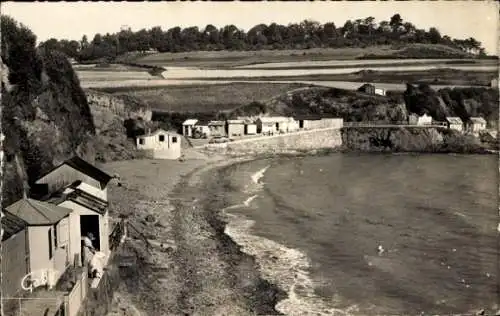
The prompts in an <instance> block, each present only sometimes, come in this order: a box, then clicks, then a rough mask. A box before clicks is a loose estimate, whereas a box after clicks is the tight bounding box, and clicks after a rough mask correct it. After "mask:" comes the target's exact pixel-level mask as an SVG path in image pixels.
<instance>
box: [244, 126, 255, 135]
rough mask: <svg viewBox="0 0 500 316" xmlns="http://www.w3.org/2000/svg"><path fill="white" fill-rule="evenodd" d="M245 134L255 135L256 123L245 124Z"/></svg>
mask: <svg viewBox="0 0 500 316" xmlns="http://www.w3.org/2000/svg"><path fill="white" fill-rule="evenodd" d="M246 128H247V133H246V134H247V135H255V134H257V125H256V124H247V125H246Z"/></svg>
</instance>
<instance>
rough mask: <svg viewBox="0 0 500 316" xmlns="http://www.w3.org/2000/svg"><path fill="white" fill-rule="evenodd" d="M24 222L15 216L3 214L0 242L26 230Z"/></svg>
mask: <svg viewBox="0 0 500 316" xmlns="http://www.w3.org/2000/svg"><path fill="white" fill-rule="evenodd" d="M26 225H27V224H26V222H25V221H23V220H22V219H20V218H19V217H17V216H14V215H12V214H10V213H7V212H5V213H4V215H3V216H2V230H3V235H2V241H4V240H6V239H9V238H10V237H12V236H13V235H15V234H17V233H18V232H20V231H22V230H23V229H25V228H26Z"/></svg>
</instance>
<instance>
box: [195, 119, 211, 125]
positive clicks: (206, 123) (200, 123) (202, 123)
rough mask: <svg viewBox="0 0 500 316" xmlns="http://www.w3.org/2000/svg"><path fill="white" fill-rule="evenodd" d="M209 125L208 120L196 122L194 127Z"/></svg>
mask: <svg viewBox="0 0 500 316" xmlns="http://www.w3.org/2000/svg"><path fill="white" fill-rule="evenodd" d="M209 123H210V121H209V120H198V122H196V124H195V125H198V126H208V124H209Z"/></svg>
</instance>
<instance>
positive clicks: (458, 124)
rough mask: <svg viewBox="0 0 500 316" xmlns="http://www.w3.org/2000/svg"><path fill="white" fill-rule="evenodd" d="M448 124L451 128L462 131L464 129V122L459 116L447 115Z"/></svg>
mask: <svg viewBox="0 0 500 316" xmlns="http://www.w3.org/2000/svg"><path fill="white" fill-rule="evenodd" d="M446 124H447V125H448V128H449V129H453V130H456V131H460V132H461V131H463V130H464V123H463V122H462V119H460V118H459V117H446Z"/></svg>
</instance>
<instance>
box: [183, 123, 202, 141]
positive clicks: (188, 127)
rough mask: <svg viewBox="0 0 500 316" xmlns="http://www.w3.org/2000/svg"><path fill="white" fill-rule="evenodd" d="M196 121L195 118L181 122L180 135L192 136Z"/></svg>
mask: <svg viewBox="0 0 500 316" xmlns="http://www.w3.org/2000/svg"><path fill="white" fill-rule="evenodd" d="M196 123H198V120H197V119H188V120H185V121H184V123H182V135H184V136H186V137H193V132H194V126H195V125H196Z"/></svg>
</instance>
